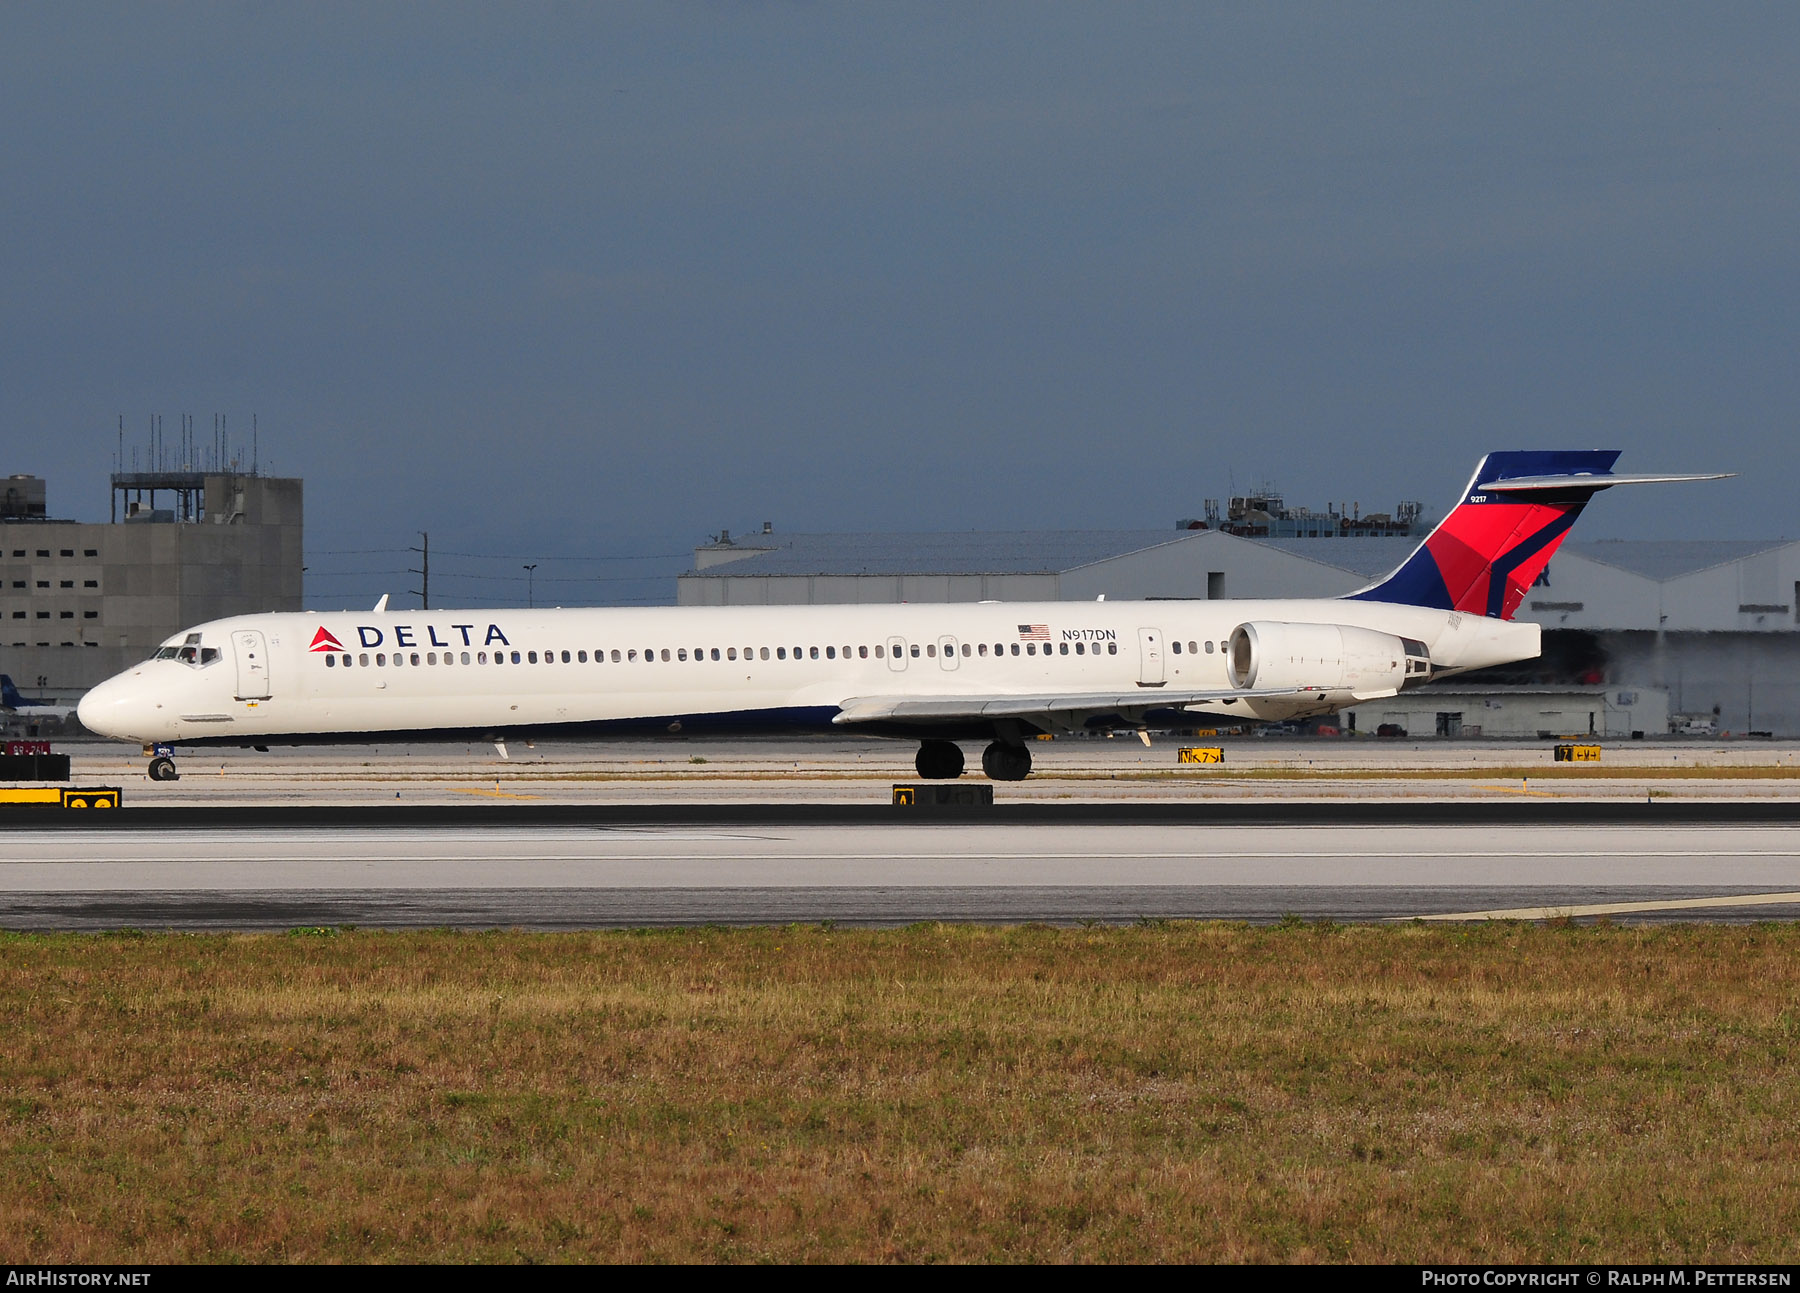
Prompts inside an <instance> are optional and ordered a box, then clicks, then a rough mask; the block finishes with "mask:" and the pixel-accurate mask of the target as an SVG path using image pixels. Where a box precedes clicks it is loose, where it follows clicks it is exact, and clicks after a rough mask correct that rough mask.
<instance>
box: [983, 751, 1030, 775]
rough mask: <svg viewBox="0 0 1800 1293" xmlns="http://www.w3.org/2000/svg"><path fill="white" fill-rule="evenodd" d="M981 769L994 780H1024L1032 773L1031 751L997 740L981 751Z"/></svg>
mask: <svg viewBox="0 0 1800 1293" xmlns="http://www.w3.org/2000/svg"><path fill="white" fill-rule="evenodd" d="M981 770H982V771H983V772H985V773H987V774H988V777H989V779H990V780H993V781H1023V780H1025V778H1026V777H1029V776H1030V775H1031V751H1030V750H1028V749H1026V748H1025V747H1024V746H1022V745H1008V744H1007V743H1006V742H1005V741H995V742H994V743H993V744H992V745H990V746H988V748H987V749H985V750H983V751H982V752H981Z"/></svg>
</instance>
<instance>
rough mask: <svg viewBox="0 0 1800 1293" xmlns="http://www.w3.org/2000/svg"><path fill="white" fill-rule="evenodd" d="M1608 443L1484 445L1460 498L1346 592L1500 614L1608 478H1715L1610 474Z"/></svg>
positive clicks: (1515, 605)
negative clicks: (1406, 548) (1397, 557)
mask: <svg viewBox="0 0 1800 1293" xmlns="http://www.w3.org/2000/svg"><path fill="white" fill-rule="evenodd" d="M1619 452H1620V451H1619V450H1617V449H1568V450H1563V449H1558V450H1547V451H1542V452H1508V453H1490V454H1489V455H1488V456H1487V457H1485V458H1483V459H1482V460H1481V463H1480V465H1478V466H1477V467H1476V468H1475V474H1474V475H1473V476H1471V477H1470V478H1469V485H1468V488H1467V489H1465V490H1464V491H1463V495H1462V501H1461V502H1459V503H1458V504H1457V505H1456V507H1454V508H1453V509H1451V512H1450V514H1449V515H1448V516H1446V517H1445V518H1444V519H1443V520H1442V521H1440V522H1438V524H1437V527H1436V528H1435V529H1433V530H1432V532H1431V533H1430V534H1428V535H1426V536H1425V541H1424V542H1423V543H1421V544H1420V545H1419V546H1418V547H1417V548H1416V549H1414V550H1413V553H1412V555H1411V556H1409V557H1408V558H1407V559H1406V560H1405V561H1403V562H1402V563H1401V564H1400V567H1399V569H1397V570H1395V571H1394V572H1393V574H1391V575H1389V576H1388V577H1387V578H1385V579H1383V580H1381V581H1380V582H1378V583H1374V584H1371V585H1369V586H1368V587H1367V588H1361V589H1358V590H1357V591H1356V592H1354V593H1350V594H1348V595H1347V597H1348V599H1349V600H1352V601H1368V602H1398V603H1400V604H1402V605H1407V606H1430V607H1433V608H1435V609H1437V610H1445V611H1466V612H1468V613H1469V614H1471V615H1487V616H1491V617H1493V618H1495V619H1503V620H1510V619H1511V618H1512V617H1513V613H1514V612H1515V611H1517V610H1518V609H1519V603H1520V602H1522V601H1524V600H1525V590H1526V589H1528V588H1530V587H1531V585H1532V583H1533V582H1534V581H1535V580H1536V579H1537V577H1538V576H1539V575H1540V574H1542V573H1543V571H1544V567H1546V566H1548V565H1549V564H1550V558H1551V557H1552V556H1554V555H1555V554H1556V549H1557V548H1558V546H1560V545H1561V543H1562V541H1563V539H1564V537H1565V536H1567V534H1568V533H1569V529H1570V527H1571V526H1573V525H1574V524H1575V518H1576V517H1578V516H1580V515H1581V509H1582V508H1584V507H1586V506H1587V501H1588V500H1589V499H1590V498H1592V497H1593V496H1594V495H1595V494H1597V493H1599V492H1600V491H1601V490H1603V489H1611V488H1612V487H1613V486H1614V485H1647V484H1655V483H1660V482H1664V481H1682V480H1720V479H1723V478H1724V476H1726V475H1730V474H1731V473H1729V472H1726V473H1716V474H1712V475H1700V476H1692V475H1688V476H1619V475H1614V474H1613V471H1612V465H1613V463H1615V462H1617V461H1618V459H1619Z"/></svg>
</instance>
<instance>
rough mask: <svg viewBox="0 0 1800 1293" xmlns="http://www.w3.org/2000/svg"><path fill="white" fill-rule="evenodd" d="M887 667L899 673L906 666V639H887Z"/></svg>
mask: <svg viewBox="0 0 1800 1293" xmlns="http://www.w3.org/2000/svg"><path fill="white" fill-rule="evenodd" d="M888 668H890V669H892V670H893V671H894V672H895V673H900V672H901V671H903V670H904V669H905V668H906V639H905V638H889V639H888Z"/></svg>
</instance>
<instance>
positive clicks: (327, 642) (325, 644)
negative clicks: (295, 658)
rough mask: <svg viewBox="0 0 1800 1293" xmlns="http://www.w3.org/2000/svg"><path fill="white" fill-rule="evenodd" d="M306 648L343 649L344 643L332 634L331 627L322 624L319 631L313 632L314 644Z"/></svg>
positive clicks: (318, 649) (319, 649) (311, 649)
mask: <svg viewBox="0 0 1800 1293" xmlns="http://www.w3.org/2000/svg"><path fill="white" fill-rule="evenodd" d="M306 649H307V650H308V651H342V650H343V649H344V644H343V643H342V642H339V641H338V640H337V639H336V638H334V637H332V636H331V630H330V629H328V628H325V627H323V626H321V627H320V629H319V631H318V632H317V633H315V634H313V640H312V645H311V646H309V647H308V648H306Z"/></svg>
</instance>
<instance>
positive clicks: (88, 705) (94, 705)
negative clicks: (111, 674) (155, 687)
mask: <svg viewBox="0 0 1800 1293" xmlns="http://www.w3.org/2000/svg"><path fill="white" fill-rule="evenodd" d="M134 681H135V680H134V679H133V678H132V677H131V675H129V674H120V675H119V676H117V677H115V678H108V679H107V680H106V681H105V682H103V683H101V684H100V685H99V686H97V687H94V688H92V689H91V690H90V691H89V692H88V694H87V695H85V696H83V697H82V698H81V703H80V704H78V705H76V707H75V717H76V718H78V719H80V720H81V725H82V726H83V727H85V728H87V730H88V731H90V732H93V733H95V734H96V735H99V736H128V737H146V736H149V735H151V734H152V733H151V732H150V731H149V725H148V722H147V720H148V719H149V717H150V712H151V704H150V701H149V700H148V699H147V698H145V697H144V696H143V695H141V694H140V691H141V689H140V688H138V687H136V686H134V685H133V683H134Z"/></svg>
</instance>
